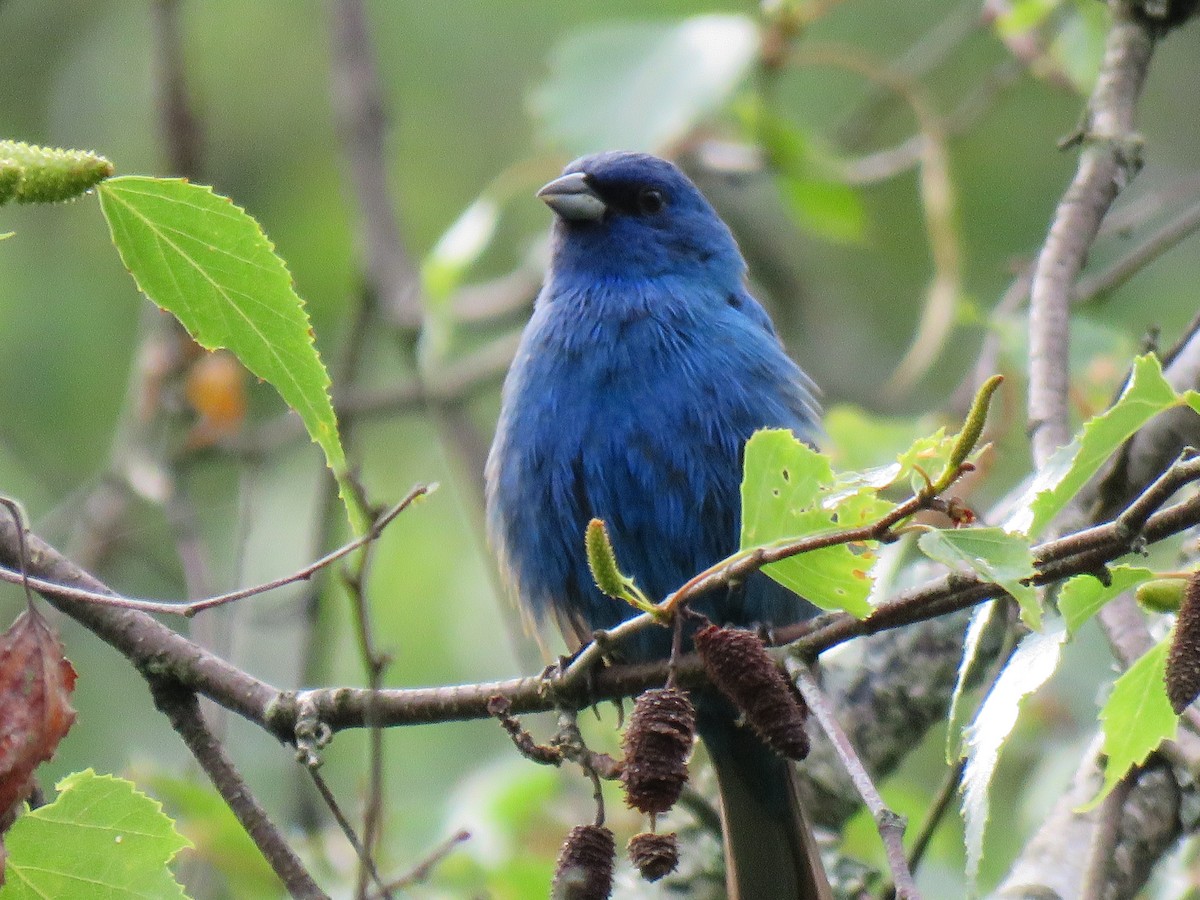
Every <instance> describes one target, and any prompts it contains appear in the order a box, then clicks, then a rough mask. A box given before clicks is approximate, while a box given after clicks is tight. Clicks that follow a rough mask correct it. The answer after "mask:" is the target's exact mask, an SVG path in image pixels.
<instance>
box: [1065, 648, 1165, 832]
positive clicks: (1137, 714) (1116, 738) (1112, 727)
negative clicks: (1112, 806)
mask: <svg viewBox="0 0 1200 900" xmlns="http://www.w3.org/2000/svg"><path fill="white" fill-rule="evenodd" d="M1170 647H1171V637H1170V635H1168V636H1167V638H1166V639H1165V640H1162V641H1160V642H1159V643H1158V644H1157V645H1156V646H1155V647H1153V648H1151V649H1150V650H1148V651H1146V653H1145V654H1144V655H1143V656H1142V658H1141V659H1139V660H1138V661H1137V662H1135V663H1134V664H1133V665H1132V666H1130V667H1129V669H1128V670H1127V671H1126V672H1125V674H1124V675H1122V676H1121V677H1120V678H1118V679H1117V680H1116V681H1115V682H1114V683H1113V689H1112V693H1111V694H1110V695H1109V697H1108V701H1107V702H1106V703H1105V704H1104V708H1103V709H1101V710H1100V724H1101V728H1102V730H1103V731H1104V747H1103V752H1104V756H1105V757H1106V762H1105V764H1104V785H1103V786H1102V787H1101V788H1100V793H1099V794H1097V795H1096V796H1095V797H1094V798H1093V799H1092V800H1090V801H1089V802H1088V803H1087V804H1085V805H1084V807H1083V809H1085V810H1086V809H1093V808H1095V807H1096V806H1097V805H1098V804H1099V803H1100V802H1101V801H1102V800H1103V799H1104V798H1105V797H1107V796H1108V793H1109V791H1111V790H1112V789H1113V788H1114V787H1116V786H1117V782H1119V781H1120V780H1121V779H1122V778H1124V777H1125V773H1126V772H1128V771H1129V770H1130V769H1132V768H1133V767H1134V766H1136V765H1140V764H1141V763H1143V762H1145V761H1146V757H1147V756H1149V755H1150V754H1151V753H1153V752H1154V750H1155V749H1157V747H1158V745H1159V744H1161V743H1162V742H1163V741H1169V740H1171V739H1172V738H1174V737H1175V729H1176V728H1177V727H1178V725H1179V717H1178V716H1177V715H1175V712H1174V710H1172V709H1171V701H1170V700H1168V699H1167V687H1166V683H1165V681H1164V679H1165V677H1166V671H1167V651H1168V650H1169V649H1170Z"/></svg>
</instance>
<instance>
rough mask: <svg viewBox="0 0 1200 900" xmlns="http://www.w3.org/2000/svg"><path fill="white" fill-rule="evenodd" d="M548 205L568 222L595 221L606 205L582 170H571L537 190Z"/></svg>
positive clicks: (602, 214) (600, 216)
mask: <svg viewBox="0 0 1200 900" xmlns="http://www.w3.org/2000/svg"><path fill="white" fill-rule="evenodd" d="M537 195H538V197H540V198H541V200H542V202H544V203H545V204H546V205H547V206H548V207H550V208H551V209H552V210H554V211H555V212H556V213H558V214H559V215H560V216H562V217H563V218H564V219H566V220H567V221H569V222H595V221H598V220H599V219H600V218H602V217H603V216H604V212H605V210H606V209H607V207H606V206H605V205H604V201H603V200H601V199H600V196H599V195H598V194H597V193H596V192H595V191H594V190H592V187H591V185H589V184H588V181H587V176H586V175H585V174H583V173H582V172H572V173H571V174H570V175H563V176H562V177H561V178H555V179H554V180H553V181H552V182H550V183H549V184H548V185H546V186H545V187H544V188H542V189H541V190H540V191H538V192H537Z"/></svg>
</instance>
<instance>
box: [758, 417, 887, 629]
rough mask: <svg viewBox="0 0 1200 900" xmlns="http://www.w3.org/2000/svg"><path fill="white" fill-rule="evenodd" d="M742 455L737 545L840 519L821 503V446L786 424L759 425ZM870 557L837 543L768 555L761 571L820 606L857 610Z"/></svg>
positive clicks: (826, 476) (810, 530)
mask: <svg viewBox="0 0 1200 900" xmlns="http://www.w3.org/2000/svg"><path fill="white" fill-rule="evenodd" d="M745 460H746V461H745V475H744V477H743V479H742V535H741V548H742V549H743V550H745V549H749V548H753V547H760V546H764V545H768V544H773V543H777V542H780V541H784V540H788V539H793V540H794V539H796V538H799V537H804V536H809V535H813V534H819V533H823V532H828V531H831V530H833V529H834V528H837V527H840V525H839V523H837V522H835V521H834V512H833V511H832V510H829V509H826V508H824V507H823V505H822V499H823V496H822V495H823V493H824V494H828V493H830V492H832V490H833V489H834V486H835V478H834V474H833V469H832V468H831V466H830V464H829V458H828V457H827V456H825V455H824V454H823V453H818V452H817V451H816V450H813V449H812V448H811V447H809V446H808V445H807V444H805V443H803V442H801V441H799V440H797V438H796V436H795V435H793V434H792V433H791V432H790V431H787V430H786V429H766V430H763V431H759V432H757V433H756V434H754V436H753V437H751V438H750V440H749V441H748V442H747V443H746V455H745ZM843 502H845V499H844V498H843ZM849 508H851V509H853V506H851V507H849ZM858 512H861V510H856V514H857V513H858ZM874 562H875V556H874V554H873V553H869V552H855V550H853V549H851V548H850V547H848V546H846V545H838V546H834V547H826V548H822V549H820V550H814V551H812V552H810V553H802V554H799V555H797V556H793V557H790V558H789V559H785V560H781V561H780V562H777V563H772V564H771V565H769V566H766V567H764V568H763V571H764V572H766V573H767V574H768V575H770V576H771V577H772V578H774V579H775V580H776V581H778V582H779V583H780V584H783V585H785V586H786V587H788V588H790V589H791V590H793V591H795V592H796V593H797V594H799V595H800V596H802V597H804V598H806V599H807V600H809V601H811V602H812V603H814V604H816V605H817V606H820V607H821V608H822V609H843V610H845V611H847V612H849V613H851V614H852V615H856V616H859V617H863V616H866V615H868V614H869V613H870V611H871V607H870V604H869V603H868V602H867V597H868V595H869V594H870V592H871V577H870V569H871V567H872V565H873V564H874Z"/></svg>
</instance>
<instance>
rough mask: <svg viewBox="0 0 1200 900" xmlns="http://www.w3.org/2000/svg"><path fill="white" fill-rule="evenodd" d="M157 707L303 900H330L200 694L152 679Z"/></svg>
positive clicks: (290, 888) (291, 891)
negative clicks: (217, 729) (236, 761)
mask: <svg viewBox="0 0 1200 900" xmlns="http://www.w3.org/2000/svg"><path fill="white" fill-rule="evenodd" d="M149 682H150V692H151V694H153V696H154V705H155V706H156V707H157V708H158V710H159V712H161V713H162V714H163V715H165V716H166V717H167V720H168V721H169V722H170V723H171V727H172V728H174V729H175V731H176V732H177V733H178V734H179V736H180V737H181V738H182V739H183V742H184V743H185V744H187V748H188V749H189V750H190V751H191V752H192V755H193V756H194V757H195V758H196V761H197V762H198V763H200V767H201V768H202V769H204V772H205V774H206V775H208V777H209V780H211V781H212V783H213V787H215V788H216V789H217V792H218V793H220V795H221V797H222V799H223V800H224V801H225V803H226V804H227V805H228V806H229V808H230V810H232V811H233V814H234V815H235V816H237V820H238V822H239V823H240V824H241V826H242V828H244V829H245V830H246V833H247V834H248V835H250V838H251V840H253V841H254V843H255V846H257V847H258V849H259V850H260V851H261V852H262V855H263V856H264V857H265V858H266V860H267V862H268V863H270V865H271V868H272V869H273V870H274V872H275V874H276V875H278V876H279V879H280V880H281V881H282V882H283V884H284V886H285V887H286V888H287V890H288V893H289V894H291V896H292V897H295V898H297V900H318V898H321V900H329V895H328V894H326V893H325V892H324V891H322V890H321V888H320V887H318V886H317V883H316V881H314V880H313V877H312V875H310V874H309V873H308V870H306V869H305V868H304V864H303V863H302V862H301V861H300V858H299V857H298V856H297V855H296V854H295V852H294V851H293V850H292V848H291V847H290V846H289V845H288V842H287V841H286V840H284V837H283V835H282V834H281V833H280V831H279V829H278V828H276V827H275V825H274V824H273V823H272V822H271V820H270V818H268V816H267V813H266V810H264V809H263V808H262V806H261V805H260V804H259V802H258V801H257V800H256V799H255V798H254V794H253V793H251V791H250V786H249V785H248V784H246V782H245V781H244V780H243V779H242V776H241V775H240V774H239V772H238V771H237V769H236V768H235V767H234V765H233V761H232V760H231V759H230V758H229V756H228V754H227V753H226V752H225V748H224V747H223V746H222V745H221V742H220V741H219V740H217V738H216V737H215V736H214V735H213V733H212V732H211V731H209V729H208V726H207V725H206V724H205V722H204V716H203V715H202V713H201V712H200V704H199V702H198V701H197V699H196V695H195V693H193V692H192V691H190V690H188V689H187V688H185V687H182V686H180V685H178V684H176V683H174V682H171V681H167V680H166V679H163V678H157V677H151V678H150V679H149Z"/></svg>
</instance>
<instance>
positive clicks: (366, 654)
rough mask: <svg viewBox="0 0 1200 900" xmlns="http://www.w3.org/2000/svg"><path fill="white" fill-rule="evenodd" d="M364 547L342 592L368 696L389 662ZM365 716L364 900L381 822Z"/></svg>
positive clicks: (377, 737) (379, 758)
mask: <svg viewBox="0 0 1200 900" xmlns="http://www.w3.org/2000/svg"><path fill="white" fill-rule="evenodd" d="M372 546H373V545H367V546H366V547H365V548H364V549H363V552H362V553H361V554H360V555H359V557H358V564H357V565H356V566H355V567H354V570H353V571H352V572H349V573H347V574H346V577H345V585H346V590H347V592H348V593H349V594H350V600H351V605H352V607H353V609H354V625H355V634H356V636H357V638H358V644H359V655H360V656H361V657H362V659H363V664H364V665H365V666H366V668H367V688H368V689H369V690H370V692H371V694H370V696H372V697H374V696H375V694H376V692H377V691H379V689H380V688H382V687H383V674H384V672H385V671H386V670H387V667H388V664H389V662H390V661H391V659H390V657H389V656H388V655H387V654H386V653H381V652H380V651H379V650H378V649H377V647H376V645H375V628H374V625H373V624H372V621H371V607H370V603H369V601H368V598H367V594H366V582H367V573H368V570H369V567H370V564H371V560H372V558H373V556H372V554H371V549H372ZM367 716H368V721H369V722H370V724H369V726H368V727H369V728H370V739H369V745H370V750H369V759H370V763H369V766H368V779H367V802H366V805H365V808H364V810H363V849H364V850H365V855H364V857H362V859H361V861H360V869H359V877H358V897H359V898H361V900H365V898H366V896H367V885H368V873H369V869H370V868H372V867H373V864H374V863H373V859H374V854H375V853H376V851H377V849H378V845H379V839H380V837H381V833H382V830H381V828H380V825H381V823H382V821H383V728H382V727H380V725H379V724H378V723H377V722H375V715H374V708H373V704H371V703H368V706H367Z"/></svg>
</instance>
